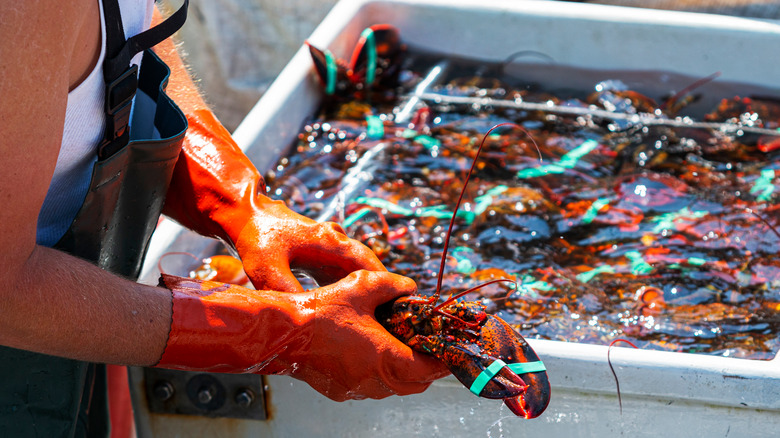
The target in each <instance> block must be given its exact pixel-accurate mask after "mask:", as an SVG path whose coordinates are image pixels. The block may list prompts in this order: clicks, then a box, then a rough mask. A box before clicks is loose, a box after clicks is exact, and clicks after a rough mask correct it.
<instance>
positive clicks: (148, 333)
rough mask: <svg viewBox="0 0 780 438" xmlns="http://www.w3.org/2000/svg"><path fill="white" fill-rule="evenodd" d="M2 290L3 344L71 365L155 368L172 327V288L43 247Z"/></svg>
mask: <svg viewBox="0 0 780 438" xmlns="http://www.w3.org/2000/svg"><path fill="white" fill-rule="evenodd" d="M3 278H4V280H5V284H3V287H2V289H0V314H2V315H3V318H2V320H0V344H2V345H6V346H9V347H15V348H20V349H25V350H30V351H36V352H39V353H45V354H50V355H56V356H62V357H67V358H71V359H78V360H85V361H92V362H104V363H116V364H124V365H144V366H148V365H154V364H156V363H157V362H158V361H159V359H160V357H161V356H162V353H163V350H164V349H165V345H166V342H167V339H168V332H169V331H170V323H171V295H170V291H168V290H167V289H164V288H156V287H151V286H145V285H141V284H138V283H135V282H132V281H129V280H126V279H122V278H119V277H117V276H114V275H112V274H110V273H108V272H105V271H103V270H101V269H99V268H97V267H96V266H94V265H92V264H90V263H87V262H85V261H83V260H80V259H77V258H75V257H72V256H70V255H67V254H65V253H62V252H60V251H56V250H53V249H50V248H46V247H41V246H37V247H36V248H35V249H34V250H33V251H32V253H31V255H30V257H29V258H28V259H27V260H26V262H25V263H24V264H23V265H21V266H20V267H18V268H17V269H16V271H15V272H13V273H11V272H5V273H4V275H3Z"/></svg>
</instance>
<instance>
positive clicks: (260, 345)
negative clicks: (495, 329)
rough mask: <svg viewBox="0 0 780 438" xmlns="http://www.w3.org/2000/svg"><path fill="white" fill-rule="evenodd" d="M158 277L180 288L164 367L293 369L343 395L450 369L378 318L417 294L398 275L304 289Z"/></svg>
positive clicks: (416, 383)
mask: <svg viewBox="0 0 780 438" xmlns="http://www.w3.org/2000/svg"><path fill="white" fill-rule="evenodd" d="M160 283H161V286H164V287H166V288H168V289H170V290H171V291H172V293H173V322H172V325H171V333H170V335H169V339H168V345H167V346H166V349H165V352H164V353H163V357H162V359H161V360H160V362H159V363H158V364H157V366H158V367H163V368H173V369H182V370H199V371H212V372H228V373H248V372H255V373H260V374H286V375H290V376H293V377H295V378H298V379H300V380H304V381H306V382H307V383H308V384H309V385H311V386H312V387H313V388H314V389H316V390H317V391H319V392H320V393H322V394H324V395H325V396H327V397H329V398H331V399H333V400H337V401H343V400H347V399H360V398H384V397H387V396H389V395H393V394H398V395H406V394H413V393H418V392H422V391H423V390H425V389H426V388H427V387H428V385H430V383H431V382H432V381H433V380H434V379H437V378H440V377H443V376H444V375H447V374H448V373H449V372H448V371H447V369H446V368H445V367H444V366H443V365H442V364H441V363H439V362H438V361H437V360H435V359H433V358H432V357H429V356H426V355H423V354H420V353H416V352H413V351H412V350H411V349H410V348H409V347H407V346H406V345H404V344H403V343H402V342H401V341H399V340H397V339H396V338H395V337H393V336H392V335H391V334H389V333H388V332H387V331H386V330H385V329H384V328H383V327H382V326H381V325H380V324H379V323H378V322H377V321H376V319H375V317H374V312H375V309H376V307H377V306H378V305H380V304H382V303H385V302H387V301H390V300H393V299H395V298H397V297H399V296H401V295H405V294H410V293H413V292H414V291H415V289H416V286H415V284H414V282H413V281H411V280H409V279H408V278H405V277H402V276H399V275H395V274H390V273H387V272H369V271H358V272H354V273H352V274H350V275H348V276H347V277H346V278H344V279H342V280H340V281H338V282H336V283H334V284H331V285H328V286H324V287H321V288H318V289H313V290H310V291H307V292H302V293H284V292H265V291H255V290H251V289H246V288H243V287H240V286H235V285H228V284H224V283H218V282H212V281H202V280H193V279H189V278H182V277H173V276H169V275H163V276H162V278H161V280H160Z"/></svg>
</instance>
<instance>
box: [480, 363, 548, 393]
mask: <svg viewBox="0 0 780 438" xmlns="http://www.w3.org/2000/svg"><path fill="white" fill-rule="evenodd" d="M504 367H507V368H509V370H510V371H512V372H513V373H515V374H517V375H520V374H526V373H537V372H540V371H547V368H546V367H545V366H544V363H543V362H542V361H541V360H538V361H535V362H518V363H513V364H507V363H505V362H504V361H503V360H501V359H496V360H494V361H493V363H491V364H490V366H488V367H487V368H485V369H484V370H482V372H481V373H480V374H479V375H478V376H477V378H476V379H474V383H472V384H471V387H470V388H469V391H471V392H472V393H473V394H474V395H476V396H479V395H480V394H481V393H482V390H483V389H484V388H485V385H487V384H488V382H490V380H491V379H492V378H493V377H494V376H495V375H496V374H498V372H499V371H501V369H503V368H504Z"/></svg>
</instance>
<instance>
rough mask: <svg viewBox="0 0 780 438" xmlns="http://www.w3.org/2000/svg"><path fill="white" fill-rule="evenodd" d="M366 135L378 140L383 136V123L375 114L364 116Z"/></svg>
mask: <svg viewBox="0 0 780 438" xmlns="http://www.w3.org/2000/svg"><path fill="white" fill-rule="evenodd" d="M366 136H368V138H371V139H374V140H378V139H381V138H383V137H384V136H385V124H384V122H382V119H380V118H379V117H377V116H366Z"/></svg>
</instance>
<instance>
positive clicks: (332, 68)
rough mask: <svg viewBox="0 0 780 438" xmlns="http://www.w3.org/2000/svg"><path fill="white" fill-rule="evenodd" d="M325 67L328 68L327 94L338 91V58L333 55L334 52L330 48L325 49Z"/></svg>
mask: <svg viewBox="0 0 780 438" xmlns="http://www.w3.org/2000/svg"><path fill="white" fill-rule="evenodd" d="M325 67H326V69H327V75H326V80H325V82H326V83H325V94H327V95H329V96H330V95H332V94H333V93H335V92H336V73H337V67H336V58H334V57H333V53H330V51H329V50H326V51H325Z"/></svg>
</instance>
